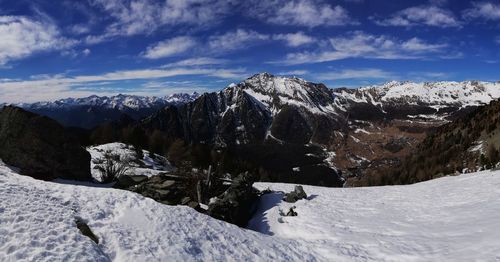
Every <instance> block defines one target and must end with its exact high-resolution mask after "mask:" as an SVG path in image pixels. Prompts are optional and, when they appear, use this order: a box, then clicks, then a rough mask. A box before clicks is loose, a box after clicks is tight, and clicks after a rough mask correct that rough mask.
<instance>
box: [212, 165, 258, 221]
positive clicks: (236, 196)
mask: <svg viewBox="0 0 500 262" xmlns="http://www.w3.org/2000/svg"><path fill="white" fill-rule="evenodd" d="M252 185H253V177H252V175H250V174H248V173H244V174H241V175H239V176H238V177H236V178H235V179H234V180H233V183H232V184H231V186H230V187H229V188H228V189H227V190H226V191H225V192H224V193H223V194H222V195H221V196H220V197H218V199H217V200H215V201H213V202H211V203H210V204H209V205H208V211H207V214H208V215H210V216H211V217H214V218H217V219H220V220H224V221H226V222H229V223H232V224H235V225H237V226H240V227H244V226H246V225H247V223H248V221H249V220H250V218H251V217H252V215H253V213H254V211H255V208H256V203H257V199H258V191H257V190H256V189H255V188H253V186H252Z"/></svg>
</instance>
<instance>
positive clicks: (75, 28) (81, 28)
mask: <svg viewBox="0 0 500 262" xmlns="http://www.w3.org/2000/svg"><path fill="white" fill-rule="evenodd" d="M69 31H70V32H71V33H73V34H75V35H82V34H86V33H89V32H90V27H89V26H88V25H85V24H76V25H72V26H71V27H69Z"/></svg>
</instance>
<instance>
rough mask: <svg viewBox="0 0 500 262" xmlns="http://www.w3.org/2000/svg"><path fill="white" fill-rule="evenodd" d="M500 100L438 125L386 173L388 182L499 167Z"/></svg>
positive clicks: (416, 179)
mask: <svg viewBox="0 0 500 262" xmlns="http://www.w3.org/2000/svg"><path fill="white" fill-rule="evenodd" d="M499 148H500V101H492V102H491V103H490V104H489V105H485V106H481V107H478V108H477V109H476V110H474V111H472V112H470V113H469V114H467V115H464V116H461V117H460V118H458V119H456V120H455V121H453V122H450V123H447V124H445V125H443V126H440V127H439V128H437V129H436V130H435V131H434V132H432V133H431V134H429V135H428V136H427V137H426V138H425V139H424V140H423V141H422V142H421V143H420V144H419V145H418V146H417V147H415V148H414V149H413V152H412V154H411V155H408V156H407V157H406V158H405V159H404V160H403V161H402V163H401V164H400V165H399V166H397V167H396V168H395V169H393V170H389V172H387V173H386V176H380V177H377V179H378V180H382V181H383V182H384V183H386V184H407V183H415V182H420V181H424V180H429V179H432V178H436V177H440V176H444V175H450V174H455V173H463V172H474V171H477V170H481V169H489V168H492V167H496V166H497V164H498V162H499V161H500V153H499Z"/></svg>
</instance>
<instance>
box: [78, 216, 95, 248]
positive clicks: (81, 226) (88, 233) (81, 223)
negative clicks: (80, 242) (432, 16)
mask: <svg viewBox="0 0 500 262" xmlns="http://www.w3.org/2000/svg"><path fill="white" fill-rule="evenodd" d="M75 223H76V227H77V228H78V229H79V230H80V232H81V233H82V235H84V236H87V237H89V238H90V239H92V241H94V242H95V243H96V244H99V238H97V236H96V235H94V233H93V232H92V230H90V227H89V226H88V225H87V224H86V223H85V222H84V221H83V220H82V219H81V218H79V217H77V218H75Z"/></svg>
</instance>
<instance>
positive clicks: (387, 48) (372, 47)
mask: <svg viewBox="0 0 500 262" xmlns="http://www.w3.org/2000/svg"><path fill="white" fill-rule="evenodd" d="M446 47H448V45H447V44H431V43H428V42H426V41H424V40H422V39H419V38H416V37H414V38H411V39H408V40H400V39H396V38H394V37H390V36H386V35H372V34H367V33H364V32H361V31H356V32H352V33H350V34H347V35H346V36H339V37H333V38H330V39H329V41H328V43H327V44H326V45H325V46H324V47H321V48H319V50H316V51H313V52H309V51H305V52H298V53H289V54H287V55H286V58H285V59H284V60H282V61H274V62H271V63H277V64H285V65H295V64H307V63H322V62H328V61H336V60H342V59H347V58H369V59H422V58H425V57H426V55H428V54H440V53H442V52H444V51H445V49H446Z"/></svg>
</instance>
